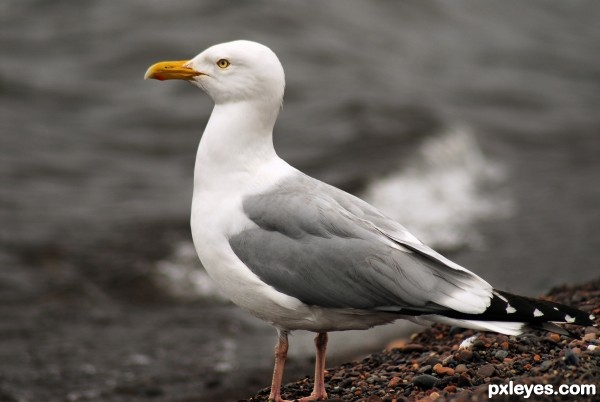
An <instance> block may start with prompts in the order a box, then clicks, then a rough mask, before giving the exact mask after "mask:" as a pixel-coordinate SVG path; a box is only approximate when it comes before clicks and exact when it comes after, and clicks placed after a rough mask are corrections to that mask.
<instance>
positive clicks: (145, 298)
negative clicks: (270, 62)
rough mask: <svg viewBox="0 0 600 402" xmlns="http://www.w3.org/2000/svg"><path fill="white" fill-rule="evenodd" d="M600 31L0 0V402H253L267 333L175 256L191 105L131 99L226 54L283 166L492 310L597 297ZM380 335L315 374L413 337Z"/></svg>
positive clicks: (181, 90) (178, 90)
mask: <svg viewBox="0 0 600 402" xmlns="http://www.w3.org/2000/svg"><path fill="white" fill-rule="evenodd" d="M599 17H600V4H599V3H598V2H594V1H583V0H582V1H569V2H565V1H562V0H552V1H548V0H544V1H541V0H540V1H527V2H522V1H517V0H512V1H488V2H480V1H477V0H458V1H453V2H444V1H441V0H440V1H417V0H412V1H402V2H383V1H369V2H367V1H348V0H333V1H328V2H319V3H317V2H300V1H266V0H265V1H236V2H233V1H223V0H220V1H216V0H215V1H195V0H175V1H157V0H129V1H122V2H101V1H75V0H64V1H49V0H28V1H22V0H3V1H2V2H1V3H0V43H1V52H2V56H1V58H0V127H1V134H0V178H1V180H2V184H1V186H0V220H1V221H0V222H1V223H0V401H65V400H66V401H80V400H81V401H146V400H157V401H159V400H160V401H220V400H236V399H241V398H243V397H247V396H249V395H253V394H254V393H255V392H256V391H257V390H258V389H260V388H263V387H266V386H268V385H269V383H270V372H271V369H272V345H273V344H274V342H275V331H274V330H273V329H272V328H270V327H269V326H267V325H266V324H263V323H261V322H259V321H257V320H255V319H254V318H252V317H250V316H248V315H247V314H245V313H243V312H241V311H240V310H238V308H237V307H235V306H233V305H231V304H229V303H228V302H227V301H225V300H224V299H223V298H222V297H221V296H220V295H219V293H218V291H217V290H216V289H215V288H214V286H213V285H212V283H211V282H210V279H209V278H208V277H207V276H206V274H205V272H204V271H203V270H202V268H201V267H200V264H199V263H198V262H197V258H196V256H195V252H194V250H193V246H192V243H191V236H190V233H189V223H188V221H189V207H190V202H191V190H192V172H193V164H194V159H195V151H196V147H197V144H198V141H199V139H200V136H201V134H202V131H203V127H204V125H205V124H206V121H207V120H208V118H209V115H210V111H211V108H212V104H211V102H210V99H209V98H208V97H207V96H205V95H204V94H202V93H201V92H200V91H199V90H197V89H196V88H195V87H193V86H191V85H189V84H187V83H184V82H169V83H160V82H156V81H144V80H143V79H142V78H143V75H144V72H145V71H146V69H147V67H148V66H149V65H150V64H152V63H154V62H156V61H161V60H170V59H185V58H191V57H193V56H194V55H195V54H197V53H199V52H201V51H202V50H203V49H205V48H206V47H209V46H211V45H213V44H216V43H220V42H225V41H229V40H234V39H242V38H243V39H250V40H255V41H259V42H261V43H263V44H265V45H267V46H269V47H271V48H272V49H273V50H274V51H275V52H276V53H277V54H278V55H279V58H280V60H281V62H282V64H283V66H284V68H285V71H286V76H287V87H286V97H285V106H284V108H283V111H282V113H281V115H280V119H279V121H278V123H277V125H276V136H275V145H276V148H277V150H278V153H279V154H280V155H281V156H282V157H283V158H284V159H286V160H288V161H289V162H290V163H291V164H292V165H294V166H296V167H298V168H300V169H301V170H303V171H305V172H307V173H309V174H311V175H313V176H315V177H317V178H319V179H321V180H324V181H326V182H328V183H330V184H333V185H336V186H339V187H341V188H343V189H345V190H347V191H350V192H352V193H354V194H357V195H359V196H361V197H363V198H364V199H366V200H368V201H370V202H372V203H374V204H375V205H377V206H378V207H380V208H381V209H382V210H384V211H385V212H386V213H387V214H389V215H390V216H392V217H394V218H397V219H398V220H400V221H401V222H402V223H404V224H405V226H407V227H408V228H409V229H410V230H412V231H413V232H414V233H415V234H417V235H418V236H419V237H420V238H422V239H423V240H424V241H426V242H428V243H430V244H431V245H432V246H434V247H435V248H437V249H438V250H439V251H442V252H443V253H444V254H446V255H448V256H449V257H451V258H452V259H454V260H456V261H457V262H459V263H461V264H463V265H464V266H466V267H468V268H469V269H471V270H473V271H475V272H476V273H478V274H480V275H482V276H484V277H485V278H486V279H487V280H489V281H490V282H491V283H492V284H493V285H495V286H496V287H498V288H501V289H505V290H508V291H512V292H518V293H523V294H527V295H540V294H543V293H544V292H545V291H547V290H548V289H549V288H551V287H552V286H554V285H558V284H562V283H581V282H585V281H587V280H590V279H592V278H594V277H597V276H598V274H599V271H600V270H599V266H600V258H599V257H598V246H599V245H600V231H599V230H598V228H599V227H600V208H599V205H600V185H599V184H598V183H599V178H600V157H599V155H600V113H599V110H600V68H599V66H600V24H598V19H599ZM224 162H226V161H224ZM382 328H383V329H379V330H372V331H370V332H368V333H362V334H361V336H360V339H358V340H357V339H356V336H353V334H352V333H350V334H342V335H336V336H337V337H341V338H334V340H332V343H331V346H332V348H333V349H332V352H331V359H330V361H329V364H334V363H336V362H341V361H347V360H350V359H353V358H356V357H360V356H361V354H362V353H366V352H368V351H372V350H380V349H382V348H383V347H384V346H385V344H386V342H387V341H389V340H390V339H394V338H397V337H400V336H404V335H406V334H407V333H410V331H412V330H413V329H411V328H406V327H405V326H404V325H403V324H396V325H393V326H386V327H382ZM310 337H311V335H306V334H298V335H295V336H293V337H292V339H291V349H292V352H293V355H292V358H291V359H290V363H289V366H288V367H287V372H286V379H288V380H292V379H294V378H300V377H302V376H304V375H310V374H311V373H312V347H311V342H310V340H309V339H310ZM335 339H343V342H336V340H335Z"/></svg>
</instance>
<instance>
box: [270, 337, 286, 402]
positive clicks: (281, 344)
mask: <svg viewBox="0 0 600 402" xmlns="http://www.w3.org/2000/svg"><path fill="white" fill-rule="evenodd" d="M277 335H278V338H277V345H275V368H274V369H273V381H272V382H271V393H270V394H269V401H274V402H285V401H283V399H281V383H282V381H283V367H284V366H285V359H286V358H287V352H288V346H289V344H288V333H287V331H282V330H277Z"/></svg>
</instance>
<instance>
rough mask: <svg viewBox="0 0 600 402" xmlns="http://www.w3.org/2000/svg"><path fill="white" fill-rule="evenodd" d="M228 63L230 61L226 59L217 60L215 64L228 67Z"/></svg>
mask: <svg viewBox="0 0 600 402" xmlns="http://www.w3.org/2000/svg"><path fill="white" fill-rule="evenodd" d="M230 64H231V63H230V62H229V60H227V59H219V60H217V66H219V68H227V67H229V65H230Z"/></svg>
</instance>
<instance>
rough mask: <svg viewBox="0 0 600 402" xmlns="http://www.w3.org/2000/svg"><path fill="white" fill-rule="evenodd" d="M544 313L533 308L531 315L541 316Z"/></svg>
mask: <svg viewBox="0 0 600 402" xmlns="http://www.w3.org/2000/svg"><path fill="white" fill-rule="evenodd" d="M543 315H544V313H542V312H541V311H540V310H538V309H537V308H536V309H535V310H533V316H534V317H541V316H543Z"/></svg>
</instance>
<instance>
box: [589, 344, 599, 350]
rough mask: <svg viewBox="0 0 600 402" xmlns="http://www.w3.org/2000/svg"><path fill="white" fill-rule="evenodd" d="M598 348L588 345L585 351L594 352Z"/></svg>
mask: <svg viewBox="0 0 600 402" xmlns="http://www.w3.org/2000/svg"><path fill="white" fill-rule="evenodd" d="M597 347H598V346H596V345H588V347H587V350H589V351H592V350H596V348H597Z"/></svg>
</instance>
